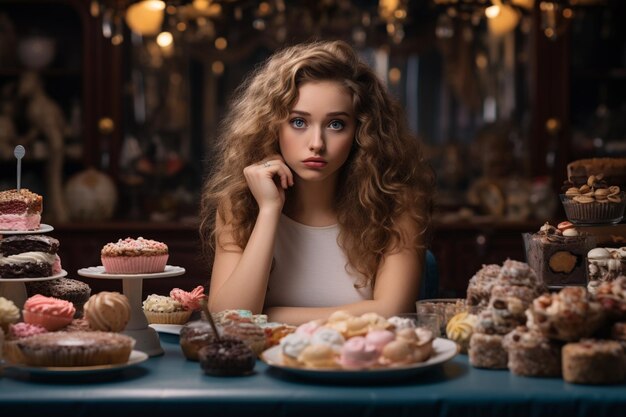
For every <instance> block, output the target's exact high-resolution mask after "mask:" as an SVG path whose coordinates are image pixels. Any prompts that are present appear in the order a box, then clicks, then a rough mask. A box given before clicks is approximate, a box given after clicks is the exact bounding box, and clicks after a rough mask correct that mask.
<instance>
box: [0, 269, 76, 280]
mask: <svg viewBox="0 0 626 417" xmlns="http://www.w3.org/2000/svg"><path fill="white" fill-rule="evenodd" d="M66 275H67V271H66V270H65V269H62V270H61V272H59V273H58V274H55V275H50V276H49V277H38V278H2V277H0V282H34V281H51V280H53V279H57V278H63V277H64V276H66Z"/></svg>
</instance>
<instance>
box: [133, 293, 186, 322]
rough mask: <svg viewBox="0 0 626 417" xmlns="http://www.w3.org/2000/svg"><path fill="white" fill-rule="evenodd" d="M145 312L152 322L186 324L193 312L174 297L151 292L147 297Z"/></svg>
mask: <svg viewBox="0 0 626 417" xmlns="http://www.w3.org/2000/svg"><path fill="white" fill-rule="evenodd" d="M143 312H144V314H145V315H146V318H147V319H148V322H149V323H150V324H185V323H186V322H187V321H188V320H189V317H191V313H192V311H191V310H185V309H184V308H183V305H182V304H181V303H180V302H178V301H176V300H174V299H173V298H172V297H166V296H163V295H157V294H150V295H149V296H148V298H146V299H145V301H144V302H143Z"/></svg>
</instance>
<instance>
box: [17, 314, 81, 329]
mask: <svg viewBox="0 0 626 417" xmlns="http://www.w3.org/2000/svg"><path fill="white" fill-rule="evenodd" d="M22 315H23V316H24V322H25V323H28V324H36V325H39V326H41V327H44V328H45V329H46V330H48V331H49V332H53V331H55V330H59V329H61V328H63V327H65V326H67V325H68V324H70V323H71V322H72V320H73V317H60V316H51V315H48V314H41V313H34V312H32V311H27V310H23V311H22Z"/></svg>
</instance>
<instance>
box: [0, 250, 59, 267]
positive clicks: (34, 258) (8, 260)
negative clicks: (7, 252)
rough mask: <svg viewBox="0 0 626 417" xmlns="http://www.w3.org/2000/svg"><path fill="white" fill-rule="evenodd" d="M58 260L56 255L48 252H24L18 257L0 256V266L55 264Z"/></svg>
mask: <svg viewBox="0 0 626 417" xmlns="http://www.w3.org/2000/svg"><path fill="white" fill-rule="evenodd" d="M56 260H57V258H56V255H53V254H50V253H46V252H24V253H19V254H17V255H11V256H3V255H0V265H15V264H26V263H36V264H50V265H52V264H54V263H55V261H56Z"/></svg>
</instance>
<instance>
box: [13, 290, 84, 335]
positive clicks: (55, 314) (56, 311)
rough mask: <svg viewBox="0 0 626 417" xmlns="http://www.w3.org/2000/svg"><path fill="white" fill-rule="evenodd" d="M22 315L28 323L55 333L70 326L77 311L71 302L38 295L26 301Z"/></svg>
mask: <svg viewBox="0 0 626 417" xmlns="http://www.w3.org/2000/svg"><path fill="white" fill-rule="evenodd" d="M22 313H23V315H24V321H25V322H26V323H29V324H37V325H39V326H42V327H45V328H46V329H47V330H49V331H54V330H58V329H60V328H62V327H65V326H67V325H68V324H70V323H71V322H72V319H73V318H74V313H76V309H75V308H74V305H73V304H72V303H71V302H69V301H65V300H60V299H58V298H54V297H45V296H43V295H40V294H37V295H34V296H32V297H30V298H29V299H27V300H26V302H25V303H24V310H23V312H22Z"/></svg>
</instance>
